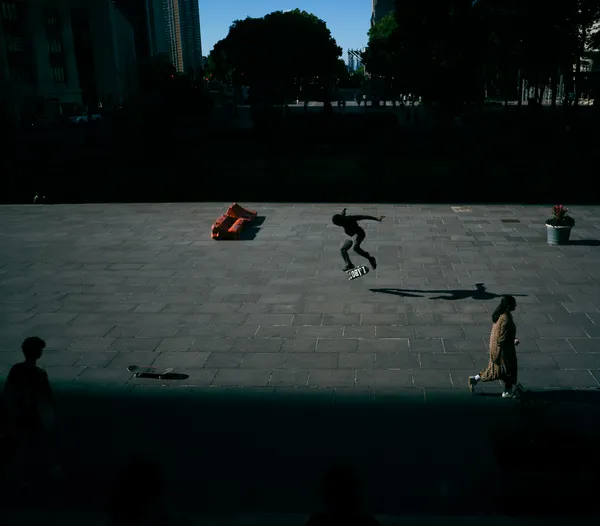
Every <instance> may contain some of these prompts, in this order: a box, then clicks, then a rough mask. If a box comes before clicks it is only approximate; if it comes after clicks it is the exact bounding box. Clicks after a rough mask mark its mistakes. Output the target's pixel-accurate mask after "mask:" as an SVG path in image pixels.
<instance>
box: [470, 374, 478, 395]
mask: <svg viewBox="0 0 600 526" xmlns="http://www.w3.org/2000/svg"><path fill="white" fill-rule="evenodd" d="M476 385H477V380H476V379H475V377H474V376H469V391H471V393H473V392H474V391H475V386H476Z"/></svg>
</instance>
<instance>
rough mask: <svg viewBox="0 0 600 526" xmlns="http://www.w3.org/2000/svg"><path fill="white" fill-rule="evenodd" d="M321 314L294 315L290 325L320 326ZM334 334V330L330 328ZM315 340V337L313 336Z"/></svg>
mask: <svg viewBox="0 0 600 526" xmlns="http://www.w3.org/2000/svg"><path fill="white" fill-rule="evenodd" d="M323 317H324V315H323V314H295V315H294V319H293V320H292V325H299V326H320V325H321V323H322V322H323ZM331 330H333V331H334V332H335V330H336V329H335V328H331ZM315 338H316V336H315Z"/></svg>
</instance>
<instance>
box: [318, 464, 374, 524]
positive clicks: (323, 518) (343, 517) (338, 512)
mask: <svg viewBox="0 0 600 526" xmlns="http://www.w3.org/2000/svg"><path fill="white" fill-rule="evenodd" d="M322 496H323V503H324V504H325V511H324V512H323V513H316V514H314V515H313V516H312V517H311V518H310V519H308V522H307V523H306V526H379V523H378V522H377V521H376V520H375V519H374V518H373V517H372V516H370V515H368V514H366V513H363V512H361V511H360V504H361V503H360V500H361V499H360V488H359V484H358V481H357V480H356V478H355V477H354V474H353V473H352V471H351V470H349V469H347V468H345V467H342V466H334V467H333V468H331V469H330V470H329V472H328V473H327V474H326V475H325V478H324V480H323V486H322Z"/></svg>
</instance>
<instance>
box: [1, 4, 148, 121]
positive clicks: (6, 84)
mask: <svg viewBox="0 0 600 526" xmlns="http://www.w3.org/2000/svg"><path fill="white" fill-rule="evenodd" d="M136 87H137V68H136V54H135V43H134V35H133V29H132V27H131V25H130V24H129V23H128V22H127V20H126V19H125V18H124V17H123V15H122V14H121V13H120V12H119V10H118V9H117V8H116V6H115V4H114V2H113V0H0V108H2V112H3V113H7V114H8V115H9V116H10V120H13V121H16V122H19V121H21V120H22V119H27V118H30V117H31V116H32V115H34V114H36V113H39V107H40V106H43V105H50V106H53V107H55V108H58V109H59V111H63V110H64V109H67V108H69V107H70V108H72V107H74V106H81V105H90V106H94V105H96V104H98V103H99V102H101V101H102V102H105V101H106V102H108V101H112V102H113V103H115V104H119V103H121V102H122V101H123V100H124V99H125V98H127V97H128V96H129V95H130V94H132V93H133V92H134V91H135V89H136Z"/></svg>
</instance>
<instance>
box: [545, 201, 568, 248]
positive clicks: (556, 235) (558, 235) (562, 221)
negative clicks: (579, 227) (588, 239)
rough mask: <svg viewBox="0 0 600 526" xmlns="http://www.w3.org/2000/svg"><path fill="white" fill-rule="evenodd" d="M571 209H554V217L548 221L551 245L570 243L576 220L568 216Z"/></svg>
mask: <svg viewBox="0 0 600 526" xmlns="http://www.w3.org/2000/svg"><path fill="white" fill-rule="evenodd" d="M568 212H569V209H568V208H565V207H564V206H563V205H556V206H554V207H552V217H551V218H550V219H548V221H546V230H547V231H548V244H549V245H564V244H565V243H567V242H568V241H569V237H570V236H571V229H572V228H573V227H574V226H575V220H574V219H573V218H572V217H571V216H570V215H568Z"/></svg>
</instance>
